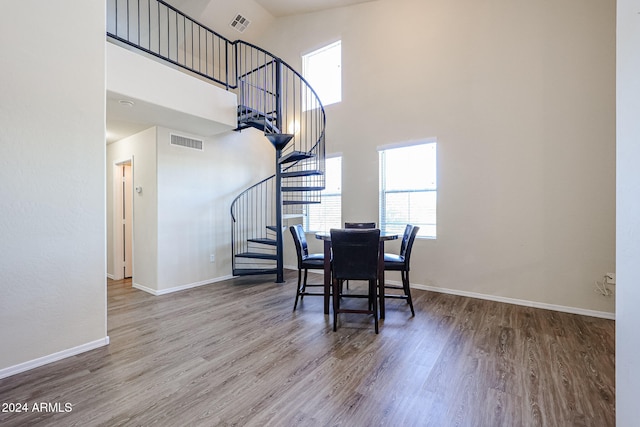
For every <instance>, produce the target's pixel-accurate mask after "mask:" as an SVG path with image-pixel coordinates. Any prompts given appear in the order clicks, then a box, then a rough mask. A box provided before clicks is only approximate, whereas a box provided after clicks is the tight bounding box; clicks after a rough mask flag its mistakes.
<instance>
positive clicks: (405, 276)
mask: <svg viewBox="0 0 640 427" xmlns="http://www.w3.org/2000/svg"><path fill="white" fill-rule="evenodd" d="M402 286H403V287H404V294H405V295H406V296H407V303H408V304H409V307H411V316H413V317H415V315H416V312H415V311H414V310H413V300H412V299H411V287H410V286H409V272H408V271H403V272H402Z"/></svg>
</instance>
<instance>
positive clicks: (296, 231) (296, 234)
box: [289, 224, 309, 268]
mask: <svg viewBox="0 0 640 427" xmlns="http://www.w3.org/2000/svg"><path fill="white" fill-rule="evenodd" d="M289 230H290V231H291V235H292V236H293V243H295V245H296V253H297V254H298V268H302V260H303V259H304V258H305V257H306V256H307V255H309V248H308V247H307V237H306V236H305V234H304V229H303V228H302V225H300V224H296V225H292V226H291V227H289Z"/></svg>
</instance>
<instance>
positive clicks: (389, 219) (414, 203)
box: [379, 140, 437, 238]
mask: <svg viewBox="0 0 640 427" xmlns="http://www.w3.org/2000/svg"><path fill="white" fill-rule="evenodd" d="M379 156H380V228H381V229H382V230H384V231H387V232H393V233H398V234H402V233H403V232H404V228H405V226H406V225H407V224H413V225H417V226H420V230H419V231H418V236H419V237H432V238H435V237H436V198H437V185H436V182H437V181H436V178H437V173H436V172H437V170H436V165H437V163H436V143H435V141H434V140H429V141H426V142H424V143H419V144H414V145H405V146H400V147H398V146H395V147H389V148H385V147H381V148H379Z"/></svg>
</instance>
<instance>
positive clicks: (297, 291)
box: [293, 269, 302, 311]
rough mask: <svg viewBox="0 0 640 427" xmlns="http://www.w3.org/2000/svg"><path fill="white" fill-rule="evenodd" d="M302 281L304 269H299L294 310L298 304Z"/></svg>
mask: <svg viewBox="0 0 640 427" xmlns="http://www.w3.org/2000/svg"><path fill="white" fill-rule="evenodd" d="M301 283H302V270H300V269H298V286H296V302H295V303H294V304H293V311H295V310H296V307H297V306H298V298H299V297H300V286H301Z"/></svg>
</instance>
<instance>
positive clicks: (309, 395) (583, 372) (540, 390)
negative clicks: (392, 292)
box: [0, 272, 615, 427]
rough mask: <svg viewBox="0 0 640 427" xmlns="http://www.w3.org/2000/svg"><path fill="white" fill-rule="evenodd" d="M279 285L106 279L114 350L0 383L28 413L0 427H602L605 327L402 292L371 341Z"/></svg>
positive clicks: (610, 422) (609, 371)
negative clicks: (136, 284)
mask: <svg viewBox="0 0 640 427" xmlns="http://www.w3.org/2000/svg"><path fill="white" fill-rule="evenodd" d="M309 277H310V280H313V281H317V282H321V281H322V276H321V275H317V274H313V273H310V276H309ZM286 279H287V282H286V283H285V284H275V283H272V280H273V279H272V278H271V277H269V278H268V280H267V281H265V278H262V279H259V278H239V279H234V280H230V281H226V282H221V283H216V284H212V285H209V286H204V287H200V288H195V289H191V290H187V291H183V292H179V293H174V294H170V295H164V296H159V297H154V296H151V295H148V294H146V293H144V292H141V291H138V290H136V289H132V288H131V286H130V282H128V281H120V282H113V281H109V284H108V309H109V311H108V324H109V335H110V338H111V344H110V345H109V346H108V347H105V348H101V349H97V350H94V351H91V352H88V353H84V354H81V355H78V356H75V357H71V358H68V359H65V360H62V361H59V362H56V363H53V364H50V365H47V366H44V367H41V368H37V369H34V370H31V371H29V372H25V373H22V374H18V375H15V376H12V377H9V378H5V379H2V380H0V404H4V403H10V402H13V403H26V404H27V405H28V406H29V412H26V413H7V412H0V425H2V426H5V427H6V426H40V425H42V426H96V425H105V426H129V425H131V426H147V425H158V426H186V425H190V426H438V427H439V426H598V427H602V426H614V425H615V385H614V384H615V383H614V335H615V334H614V327H615V326H614V325H615V324H614V322H613V321H610V320H603V319H597V318H591V317H584V316H577V315H572V314H565V313H557V312H552V311H547V310H540V309H533V308H527V307H520V306H515V305H509V304H502V303H496V302H489V301H483V300H477V299H471V298H464V297H458V296H452V295H445V294H438V293H432V292H426V291H420V290H415V291H413V292H412V293H413V296H414V305H415V310H416V316H415V317H414V318H412V317H411V313H410V310H409V307H408V306H407V305H406V302H405V301H401V300H388V301H387V316H386V319H385V320H383V321H381V324H380V334H379V335H376V334H375V333H374V331H373V322H372V319H371V318H370V317H368V316H363V315H347V314H343V315H341V316H340V319H341V321H340V323H339V328H338V331H337V332H333V331H332V325H331V320H330V319H331V317H330V316H325V315H324V314H323V306H322V298H319V297H306V298H305V299H304V300H303V302H302V303H299V304H298V309H297V310H296V311H295V312H293V311H292V308H293V302H294V298H295V283H296V277H295V272H287V274H286ZM358 285H359V284H355V286H358ZM40 402H45V403H52V404H55V403H58V404H59V407H58V408H55V407H53V408H49V410H52V409H54V410H55V411H53V412H49V411H44V412H34V411H32V410H31V409H32V406H33V404H34V403H35V404H39V403H40ZM66 403H70V404H72V405H73V406H72V409H71V411H70V412H64V411H65V406H64V405H65V404H66ZM0 409H1V408H0Z"/></svg>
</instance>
